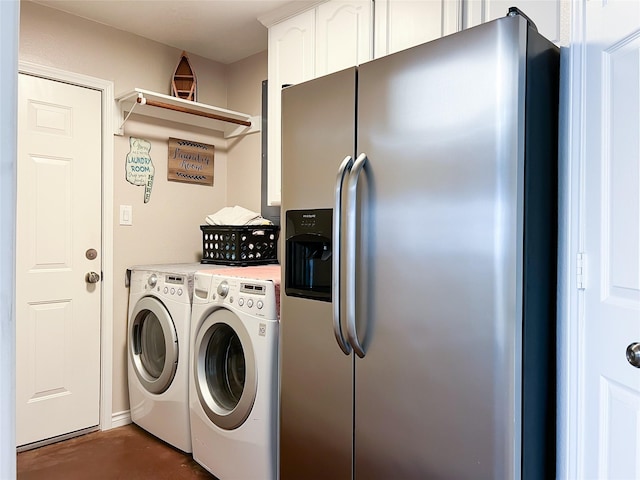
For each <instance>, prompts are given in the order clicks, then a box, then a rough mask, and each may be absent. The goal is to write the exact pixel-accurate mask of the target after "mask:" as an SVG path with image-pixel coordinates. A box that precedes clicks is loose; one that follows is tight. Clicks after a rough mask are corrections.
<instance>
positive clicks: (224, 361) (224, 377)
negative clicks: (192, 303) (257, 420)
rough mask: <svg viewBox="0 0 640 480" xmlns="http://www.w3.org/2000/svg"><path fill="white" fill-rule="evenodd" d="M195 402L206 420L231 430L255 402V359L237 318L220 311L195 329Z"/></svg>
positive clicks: (247, 413) (243, 418)
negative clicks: (200, 407)
mask: <svg viewBox="0 0 640 480" xmlns="http://www.w3.org/2000/svg"><path fill="white" fill-rule="evenodd" d="M193 354H194V360H195V361H194V372H193V375H194V376H195V385H196V392H197V394H198V400H199V401H200V405H201V406H202V409H203V410H204V412H205V414H206V415H207V417H209V419H210V420H211V421H212V422H213V423H215V424H216V425H217V426H219V427H220V428H223V429H225V430H233V429H234V428H237V427H239V426H240V425H242V423H243V422H244V421H245V420H246V419H247V417H248V416H249V413H250V412H251V409H252V408H253V403H254V401H255V399H256V390H257V372H256V362H255V355H254V351H253V346H252V344H251V339H250V337H249V333H248V332H247V329H246V328H245V326H244V325H243V323H242V321H241V320H240V318H239V317H238V316H237V315H236V314H235V313H233V312H231V311H230V310H227V309H225V308H221V309H218V310H215V311H214V312H213V313H211V314H210V315H209V316H208V317H207V318H206V319H205V321H204V322H203V323H202V324H201V325H200V327H199V328H198V331H197V334H196V338H195V342H194V350H193Z"/></svg>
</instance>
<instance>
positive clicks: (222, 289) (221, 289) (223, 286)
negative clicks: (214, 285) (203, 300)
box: [218, 280, 229, 298]
mask: <svg viewBox="0 0 640 480" xmlns="http://www.w3.org/2000/svg"><path fill="white" fill-rule="evenodd" d="M228 293H229V284H228V283H227V281H226V280H223V281H222V282H220V285H218V295H220V296H221V297H222V298H224V297H226V296H227V294H228Z"/></svg>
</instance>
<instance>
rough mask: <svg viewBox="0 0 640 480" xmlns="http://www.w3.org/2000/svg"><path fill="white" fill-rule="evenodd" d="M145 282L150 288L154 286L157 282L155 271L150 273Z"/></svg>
mask: <svg viewBox="0 0 640 480" xmlns="http://www.w3.org/2000/svg"><path fill="white" fill-rule="evenodd" d="M147 283H148V284H149V286H150V287H151V288H154V287H155V286H156V285H157V283H158V276H157V275H156V274H155V273H152V274H151V275H150V276H149V279H148V280H147Z"/></svg>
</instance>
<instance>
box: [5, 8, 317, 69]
mask: <svg viewBox="0 0 640 480" xmlns="http://www.w3.org/2000/svg"><path fill="white" fill-rule="evenodd" d="M0 1H2V0H0ZM33 1H35V2H36V3H39V4H41V5H45V6H47V7H51V8H55V9H58V10H62V11H64V12H68V13H71V14H73V15H77V16H79V17H83V18H87V19H89V20H93V21H95V22H98V23H102V24H104V25H108V26H111V27H114V28H117V29H119V30H124V31H126V32H131V33H135V34H136V35H140V36H142V37H145V38H148V39H150V40H155V41H157V42H160V43H164V44H166V45H170V46H172V47H176V48H179V49H181V50H185V51H187V52H188V53H193V54H196V55H199V56H201V57H205V58H208V59H211V60H215V61H217V62H221V63H233V62H236V61H238V60H241V59H243V58H246V57H248V56H250V55H253V54H255V53H258V52H261V51H263V50H266V49H267V28H266V27H265V26H264V25H262V23H260V21H259V20H258V18H259V17H270V16H272V14H274V13H275V15H274V17H275V18H277V17H278V16H285V14H284V12H286V13H287V14H289V13H293V12H295V11H300V10H303V9H305V8H308V7H309V6H310V5H313V4H315V3H318V2H317V0H315V1H314V0H294V1H291V0H224V1H223V0H33Z"/></svg>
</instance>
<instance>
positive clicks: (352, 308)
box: [345, 153, 367, 358]
mask: <svg viewBox="0 0 640 480" xmlns="http://www.w3.org/2000/svg"><path fill="white" fill-rule="evenodd" d="M365 163H367V154H366V153H361V154H360V155H358V158H356V161H355V162H354V163H353V167H351V173H350V174H349V182H348V184H347V222H346V223H347V235H346V242H345V243H346V250H347V251H346V265H347V268H346V281H347V286H346V293H347V301H346V305H347V338H348V339H349V343H350V344H351V346H352V347H353V350H354V351H355V352H356V354H357V355H358V356H359V357H360V358H364V356H365V351H364V348H363V346H362V345H361V344H360V341H359V340H358V333H357V332H356V258H357V256H356V239H357V234H356V233H357V228H356V225H357V200H358V194H357V192H358V179H359V178H360V172H361V171H362V168H363V167H364V165H365Z"/></svg>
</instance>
